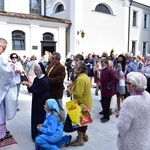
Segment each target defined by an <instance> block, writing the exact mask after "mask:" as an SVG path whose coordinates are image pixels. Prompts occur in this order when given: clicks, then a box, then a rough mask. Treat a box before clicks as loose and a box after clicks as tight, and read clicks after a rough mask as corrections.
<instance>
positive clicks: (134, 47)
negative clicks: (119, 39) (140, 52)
mask: <svg viewBox="0 0 150 150" xmlns="http://www.w3.org/2000/svg"><path fill="white" fill-rule="evenodd" d="M135 52H136V41H132V53H133V55H135Z"/></svg>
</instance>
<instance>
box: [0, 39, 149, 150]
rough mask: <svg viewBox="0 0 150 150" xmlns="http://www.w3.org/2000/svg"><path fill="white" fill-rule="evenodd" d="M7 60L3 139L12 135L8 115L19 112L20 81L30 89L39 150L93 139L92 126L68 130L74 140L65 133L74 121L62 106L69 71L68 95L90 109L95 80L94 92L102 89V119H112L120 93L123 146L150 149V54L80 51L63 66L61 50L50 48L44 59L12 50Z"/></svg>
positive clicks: (0, 98)
mask: <svg viewBox="0 0 150 150" xmlns="http://www.w3.org/2000/svg"><path fill="white" fill-rule="evenodd" d="M6 47H7V41H6V40H5V39H3V38H0V54H1V53H3V52H4V51H5V49H6ZM8 60H9V61H8V63H7V64H5V63H4V62H3V59H2V57H0V76H1V78H0V92H1V95H0V141H3V140H5V139H7V138H10V137H11V136H12V135H11V134H10V131H8V129H7V127H6V118H7V119H8V120H9V119H12V118H13V117H14V116H15V114H16V111H19V110H20V107H19V102H18V96H19V91H20V86H21V84H22V85H25V86H26V87H27V90H28V92H29V93H32V108H31V137H32V139H33V141H35V146H36V150H40V149H45V150H48V149H53V150H59V149H60V147H61V146H63V145H65V146H83V145H84V142H87V141H88V140H89V138H90V137H89V136H88V134H87V129H88V125H85V126H79V127H76V128H75V129H74V128H72V126H70V127H69V128H71V129H70V131H69V132H74V131H77V138H76V140H75V141H73V142H72V141H71V140H72V136H71V135H65V136H63V133H64V132H67V125H68V123H70V121H71V120H70V118H69V115H66V114H65V110H64V107H63V92H64V90H65V87H64V79H65V76H66V72H67V80H68V81H69V84H68V87H67V89H66V92H67V95H68V96H70V99H76V100H78V102H79V101H81V100H82V103H83V104H84V105H86V106H87V107H88V109H89V110H90V113H91V110H92V94H91V87H93V86H92V83H93V81H94V83H95V95H97V96H99V93H101V94H100V95H101V99H100V104H101V106H102V111H101V112H99V114H101V115H103V116H102V117H101V118H100V121H101V123H106V122H108V121H109V120H110V115H111V111H112V110H111V107H110V104H111V100H112V97H113V96H114V95H116V98H117V108H116V117H117V118H118V120H117V129H118V132H119V134H118V139H117V145H118V149H119V150H126V149H129V150H130V149H132V150H135V149H136V150H137V149H140V150H148V149H149V147H150V144H149V143H150V124H149V122H150V115H149V114H150V113H149V107H150V100H149V99H150V94H149V92H150V54H147V55H146V56H145V57H142V56H140V55H137V56H133V54H132V53H131V52H127V53H125V54H119V55H116V54H114V53H112V54H111V55H110V56H109V55H108V54H107V52H103V53H102V54H101V55H97V54H94V53H93V54H92V53H89V54H88V55H87V57H86V56H83V55H82V54H77V55H75V56H74V55H71V56H69V57H67V58H66V62H65V65H63V64H62V63H61V55H60V54H59V53H58V52H53V53H52V54H49V53H48V52H47V51H46V53H45V55H44V56H42V58H41V59H40V60H37V57H36V56H35V55H33V56H31V57H30V59H29V58H27V57H26V56H23V58H22V59H21V58H20V57H19V56H18V55H17V54H16V53H12V54H10V56H9V59H8ZM65 66H66V67H65ZM21 72H25V73H26V75H27V78H28V81H21V78H20V76H21ZM66 116H67V118H66ZM141 129H142V130H141ZM137 131H138V132H137Z"/></svg>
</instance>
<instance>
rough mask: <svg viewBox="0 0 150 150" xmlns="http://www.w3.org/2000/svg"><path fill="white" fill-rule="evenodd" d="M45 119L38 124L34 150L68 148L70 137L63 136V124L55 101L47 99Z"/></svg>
mask: <svg viewBox="0 0 150 150" xmlns="http://www.w3.org/2000/svg"><path fill="white" fill-rule="evenodd" d="M44 110H45V111H46V119H45V121H44V123H43V124H39V125H38V126H37V129H38V130H39V135H38V136H37V137H36V139H35V143H36V149H37V150H38V148H39V149H40V148H41V149H44V150H60V149H59V148H60V147H61V146H62V145H65V146H68V145H69V144H70V141H71V135H69V136H68V135H65V136H63V123H62V118H61V115H60V112H59V106H58V103H57V102H56V100H55V99H48V100H47V101H46V103H45V105H44Z"/></svg>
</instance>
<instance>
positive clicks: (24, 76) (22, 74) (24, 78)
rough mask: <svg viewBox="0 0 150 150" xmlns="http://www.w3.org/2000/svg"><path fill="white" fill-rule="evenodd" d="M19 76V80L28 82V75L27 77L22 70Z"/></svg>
mask: <svg viewBox="0 0 150 150" xmlns="http://www.w3.org/2000/svg"><path fill="white" fill-rule="evenodd" d="M20 78H21V82H23V81H27V82H29V81H28V77H27V75H26V74H25V72H22V73H21V74H20Z"/></svg>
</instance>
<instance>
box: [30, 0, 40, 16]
mask: <svg viewBox="0 0 150 150" xmlns="http://www.w3.org/2000/svg"><path fill="white" fill-rule="evenodd" d="M35 1H37V3H35ZM34 5H35V6H34ZM30 14H39V15H40V14H41V0H30Z"/></svg>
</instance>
